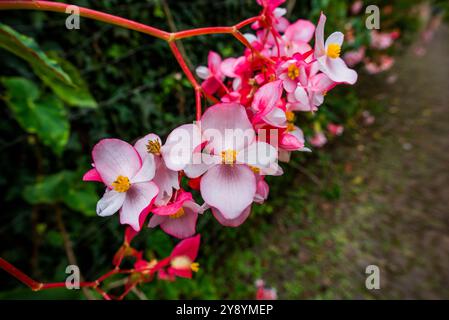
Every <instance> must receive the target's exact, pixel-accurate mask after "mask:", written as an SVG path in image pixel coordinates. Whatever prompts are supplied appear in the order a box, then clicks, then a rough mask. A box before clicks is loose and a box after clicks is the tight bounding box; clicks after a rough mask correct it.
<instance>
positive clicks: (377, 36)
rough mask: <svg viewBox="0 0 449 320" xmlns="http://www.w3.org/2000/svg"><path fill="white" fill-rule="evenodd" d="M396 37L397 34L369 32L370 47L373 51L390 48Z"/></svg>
mask: <svg viewBox="0 0 449 320" xmlns="http://www.w3.org/2000/svg"><path fill="white" fill-rule="evenodd" d="M397 37H398V33H397V32H394V31H393V32H378V31H376V30H372V31H371V47H372V48H373V49H378V50H385V49H388V48H389V47H391V46H392V45H393V43H394V40H396V39H397Z"/></svg>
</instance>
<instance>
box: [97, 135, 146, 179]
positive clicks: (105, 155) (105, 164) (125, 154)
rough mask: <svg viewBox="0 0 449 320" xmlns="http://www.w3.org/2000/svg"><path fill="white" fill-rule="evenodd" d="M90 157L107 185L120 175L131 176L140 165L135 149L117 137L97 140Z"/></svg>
mask: <svg viewBox="0 0 449 320" xmlns="http://www.w3.org/2000/svg"><path fill="white" fill-rule="evenodd" d="M92 158H93V161H94V164H95V169H97V171H98V173H99V174H100V176H101V178H102V180H103V181H104V183H105V184H106V185H107V186H108V187H111V186H112V183H113V182H114V181H115V180H116V179H117V177H118V176H120V175H121V176H124V177H128V178H129V179H131V178H133V177H134V176H135V174H136V173H137V172H138V171H139V169H140V167H141V165H142V162H141V159H140V157H139V155H138V153H137V151H136V149H134V148H133V146H131V145H130V144H129V143H127V142H125V141H122V140H118V139H103V140H101V141H100V142H98V143H97V144H96V145H95V147H94V149H93V151H92Z"/></svg>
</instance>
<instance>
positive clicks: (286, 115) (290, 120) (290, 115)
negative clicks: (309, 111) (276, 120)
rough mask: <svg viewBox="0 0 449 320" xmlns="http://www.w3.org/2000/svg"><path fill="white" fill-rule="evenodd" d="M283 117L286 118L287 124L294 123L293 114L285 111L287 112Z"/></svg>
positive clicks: (294, 117)
mask: <svg viewBox="0 0 449 320" xmlns="http://www.w3.org/2000/svg"><path fill="white" fill-rule="evenodd" d="M285 117H286V118H287V121H288V122H294V121H295V119H296V116H295V114H294V113H293V112H291V111H287V112H286V113H285Z"/></svg>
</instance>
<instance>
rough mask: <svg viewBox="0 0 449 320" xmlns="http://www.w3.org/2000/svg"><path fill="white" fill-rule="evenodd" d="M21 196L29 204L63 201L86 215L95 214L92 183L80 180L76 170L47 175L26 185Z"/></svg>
mask: <svg viewBox="0 0 449 320" xmlns="http://www.w3.org/2000/svg"><path fill="white" fill-rule="evenodd" d="M23 198H24V199H25V201H27V202H28V203H30V204H55V203H64V204H65V205H67V206H68V207H69V208H70V209H72V210H74V211H78V212H81V213H83V214H84V215H86V216H94V215H95V207H96V203H97V201H98V195H97V192H96V188H95V186H94V185H93V184H89V183H86V182H83V181H82V174H81V173H80V172H77V171H61V172H59V173H56V174H53V175H49V176H46V177H44V178H43V179H41V180H40V181H38V182H36V183H35V184H34V185H31V186H28V187H26V188H25V190H24V192H23Z"/></svg>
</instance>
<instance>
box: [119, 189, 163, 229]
mask: <svg viewBox="0 0 449 320" xmlns="http://www.w3.org/2000/svg"><path fill="white" fill-rule="evenodd" d="M158 191H159V190H158V187H157V186H156V185H155V184H154V183H153V182H143V183H138V184H134V185H132V186H131V188H130V189H129V190H128V191H127V192H126V199H125V202H124V203H123V207H122V209H121V210H120V223H121V224H128V225H130V226H131V227H132V228H133V229H134V230H136V231H139V230H140V223H139V217H140V215H141V214H146V213H148V212H149V210H150V206H151V204H152V201H153V199H154V198H155V197H156V196H157V193H158Z"/></svg>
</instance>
